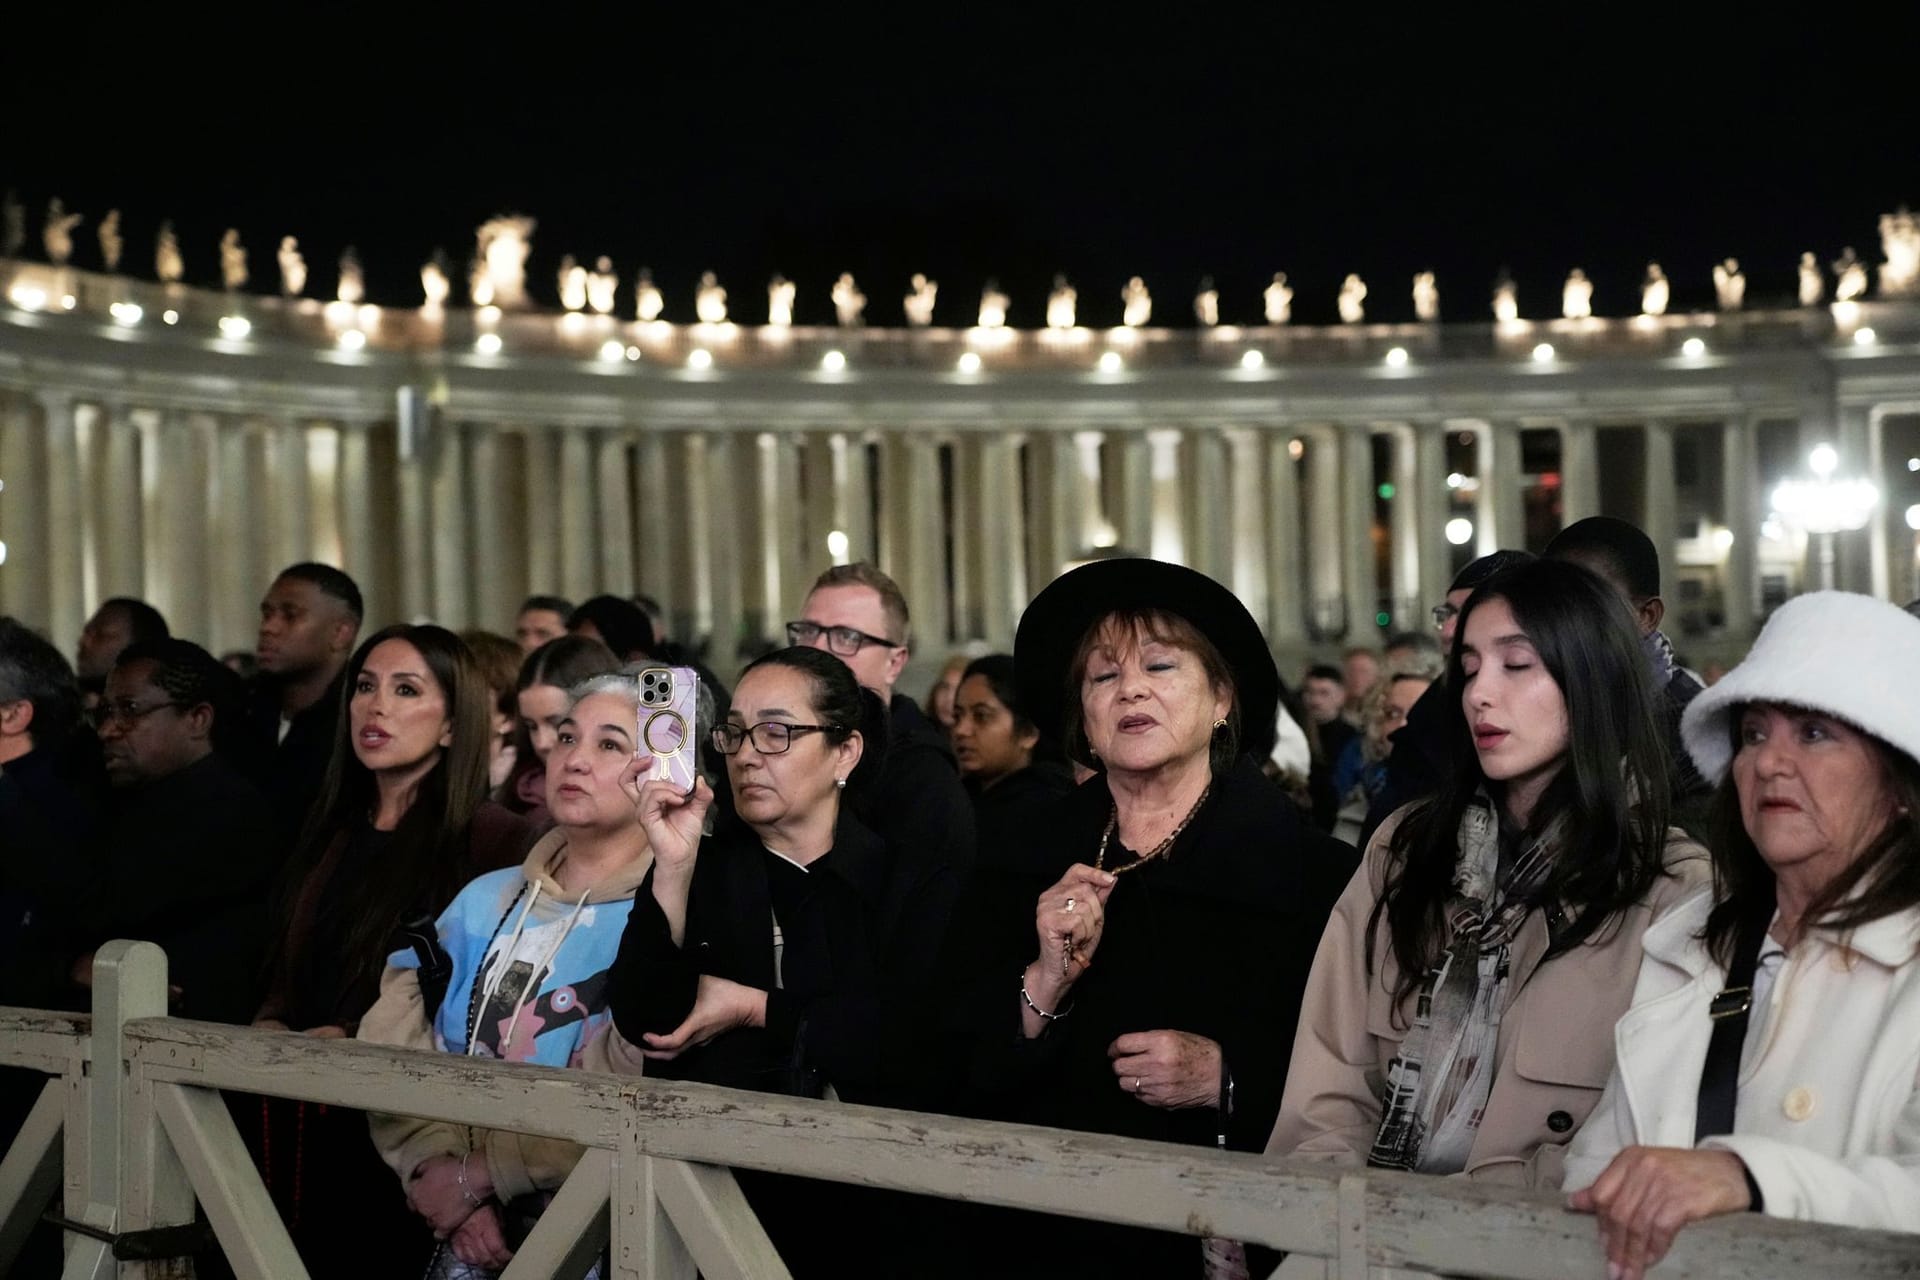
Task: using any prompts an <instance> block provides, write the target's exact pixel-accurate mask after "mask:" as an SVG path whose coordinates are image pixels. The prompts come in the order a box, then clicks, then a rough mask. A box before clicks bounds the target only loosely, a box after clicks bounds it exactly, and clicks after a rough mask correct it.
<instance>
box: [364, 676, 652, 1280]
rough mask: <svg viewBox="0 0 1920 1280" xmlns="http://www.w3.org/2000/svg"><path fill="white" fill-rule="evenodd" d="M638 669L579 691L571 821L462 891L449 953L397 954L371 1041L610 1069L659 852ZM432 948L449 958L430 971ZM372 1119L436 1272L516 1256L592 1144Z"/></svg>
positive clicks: (450, 923)
mask: <svg viewBox="0 0 1920 1280" xmlns="http://www.w3.org/2000/svg"><path fill="white" fill-rule="evenodd" d="M637 670H638V668H629V669H628V670H627V671H625V672H622V673H619V674H610V675H603V676H595V677H592V678H591V679H589V680H587V681H585V682H584V683H582V684H580V685H578V686H576V687H575V688H574V689H573V690H572V694H571V700H572V706H571V709H570V710H569V711H568V713H567V716H566V718H565V719H563V720H562V721H561V722H560V725H559V732H558V735H557V736H558V741H557V743H556V745H555V746H554V748H553V749H552V751H551V752H549V753H548V756H547V762H546V768H547V796H548V806H549V808H550V809H551V810H552V813H553V816H554V819H555V821H556V824H557V825H556V826H555V828H554V829H553V830H552V831H551V832H549V833H548V834H547V835H546V836H545V837H544V838H542V839H541V840H540V842H539V843H538V844H536V845H535V846H534V847H533V850H532V852H530V853H529V854H528V855H527V859H526V862H525V863H524V864H523V865H521V866H520V867H517V868H508V869H505V870H501V871H495V872H490V873H489V874H487V875H484V876H481V877H480V878H479V879H477V880H475V881H473V882H472V883H471V884H469V885H467V887H466V888H465V889H463V890H461V892H460V895H459V896H458V897H457V898H455V899H454V901H453V903H452V905H451V906H449V907H448V908H447V910H446V911H445V912H444V913H442V914H441V916H440V918H439V921H438V926H437V933H438V944H439V952H440V954H439V955H438V956H435V955H434V954H433V951H434V949H433V948H432V947H430V946H425V945H423V946H421V947H420V948H418V949H414V950H403V951H397V952H395V953H394V954H393V955H392V956H391V957H389V961H388V967H387V971H386V975H385V977H384V979H383V980H382V983H381V992H380V999H379V1002H378V1003H377V1004H376V1005H375V1006H374V1007H373V1009H372V1010H371V1011H370V1012H369V1013H368V1014H367V1016H366V1017H365V1018H364V1019H363V1020H362V1022H361V1024H360V1038H361V1039H363V1040H371V1041H375V1042H377V1043H381V1044H393V1045H405V1046H410V1047H414V1048H421V1049H427V1048H431V1049H436V1050H439V1051H441V1052H444V1053H461V1054H466V1055H468V1056H469V1057H486V1058H503V1059H506V1060H509V1061H513V1062H535V1063H539V1064H541V1065H543V1066H554V1067H578V1066H598V1067H600V1069H603V1070H604V1069H606V1066H607V1064H606V1060H605V1037H606V1032H607V1028H608V1019H609V1013H608V1010H607V972H608V969H609V967H610V966H611V965H612V963H613V958H614V955H615V953H616V952H617V951H618V949H619V945H620V936H621V933H622V931H623V930H624V929H625V928H626V923H627V914H628V912H629V910H630V909H631V907H632V905H633V895H634V892H635V890H636V889H638V887H639V886H640V883H641V881H642V880H643V879H644V878H645V876H646V873H647V870H648V868H649V867H650V866H651V865H652V863H653V857H652V852H651V850H650V848H649V846H648V842H647V834H646V831H645V830H644V829H643V828H642V827H641V825H640V822H639V816H638V811H637V809H636V807H635V805H636V801H637V799H638V796H639V780H640V779H641V778H644V777H645V776H646V773H647V770H648V768H649V767H650V766H651V764H652V760H651V758H650V757H649V756H647V755H645V754H643V753H640V752H641V748H640V744H639V742H638V739H637V735H636V728H637V720H638V714H639V707H640V691H639V684H638V682H637V681H636V680H635V678H634V672H636V671H637ZM423 951H424V952H427V953H428V954H427V957H426V958H427V959H428V960H429V961H432V962H435V963H430V964H429V965H428V966H427V967H425V968H423V967H422V963H421V962H422V955H421V952H423ZM436 993H437V994H436ZM372 1127H373V1136H374V1142H375V1145H376V1146H377V1147H378V1148H379V1149H380V1153H381V1155H382V1157H384V1158H385V1160H386V1161H387V1163H388V1165H389V1166H391V1167H392V1168H393V1170H394V1172H395V1173H397V1174H398V1175H399V1176H400V1179H401V1182H402V1184H403V1185H404V1187H405V1188H406V1194H407V1202H408V1204H409V1205H410V1206H412V1208H413V1209H414V1211H415V1212H416V1213H418V1214H419V1215H420V1216H421V1217H422V1218H424V1219H426V1221H427V1222H428V1224H429V1225H431V1226H432V1227H433V1230H434V1234H435V1235H436V1236H437V1237H438V1238H440V1239H441V1240H442V1241H443V1242H444V1243H443V1244H442V1246H441V1248H440V1250H439V1252H438V1254H437V1256H436V1258H435V1261H434V1266H433V1267H432V1268H430V1269H429V1272H428V1274H429V1275H430V1276H462V1277H467V1276H486V1275H492V1274H493V1273H494V1272H495V1271H497V1270H498V1269H499V1268H501V1267H504V1266H505V1265H506V1263H507V1261H508V1260H509V1259H510V1258H511V1257H512V1256H513V1248H514V1246H515V1245H516V1244H517V1243H518V1241H519V1240H520V1239H522V1238H524V1234H525V1231H526V1230H528V1229H530V1228H531V1226H532V1223H533V1221H534V1220H535V1219H537V1218H538V1217H539V1214H540V1211H541V1210H542V1209H544V1208H545V1206H546V1203H547V1201H548V1200H549V1199H550V1198H551V1196H552V1193H553V1191H554V1190H555V1189H556V1188H558V1187H559V1185H560V1184H561V1183H562V1182H563V1181H565V1179H566V1176H567V1174H568V1173H569V1172H571V1171H572V1169H573V1166H574V1163H575V1162H576V1161H577V1160H578V1159H579V1156H580V1148H578V1147H577V1146H574V1145H573V1144H571V1143H567V1142H562V1141H557V1140H554V1139H549V1138H536V1137H529V1136H527V1135H524V1134H516V1133H507V1132H504V1131H497V1130H486V1129H469V1128H466V1127H463V1126H459V1125H449V1124H440V1123H433V1122H428V1121H424V1120H414V1119H409V1118H405V1117H399V1116H374V1117H373V1118H372Z"/></svg>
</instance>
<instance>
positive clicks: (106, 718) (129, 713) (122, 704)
mask: <svg viewBox="0 0 1920 1280" xmlns="http://www.w3.org/2000/svg"><path fill="white" fill-rule="evenodd" d="M186 705H187V704H186V703H184V702H155V703H151V704H149V705H147V706H144V707H143V706H141V705H140V704H139V703H137V702H133V701H130V700H126V699H123V700H121V701H119V702H102V703H100V704H99V705H98V706H96V707H95V708H94V709H93V710H91V711H89V712H87V719H88V720H90V721H92V722H93V727H94V728H95V729H104V728H106V727H107V725H108V723H109V722H111V723H112V724H113V726H114V727H115V728H117V729H131V728H132V727H133V726H134V725H136V724H138V723H139V722H140V721H142V720H144V719H146V718H147V717H148V716H150V715H152V714H153V713H154V712H156V711H158V710H159V709H160V708H162V707H184V706H186Z"/></svg>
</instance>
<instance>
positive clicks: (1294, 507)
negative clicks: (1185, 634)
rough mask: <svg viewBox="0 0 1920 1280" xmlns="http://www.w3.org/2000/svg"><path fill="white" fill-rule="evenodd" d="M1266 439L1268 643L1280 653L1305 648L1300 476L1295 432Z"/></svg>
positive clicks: (1280, 432) (1281, 432)
mask: <svg viewBox="0 0 1920 1280" xmlns="http://www.w3.org/2000/svg"><path fill="white" fill-rule="evenodd" d="M1265 435H1266V450H1267V458H1266V471H1267V500H1268V502H1270V503H1271V504H1272V511H1271V513H1270V516H1269V519H1268V521H1267V566H1268V567H1267V586H1268V590H1267V640H1268V641H1269V642H1270V643H1271V644H1272V645H1273V646H1274V647H1275V648H1276V649H1278V648H1285V647H1288V646H1295V647H1297V646H1300V645H1303V644H1305V643H1306V639H1307V624H1306V610H1305V607H1304V602H1303V596H1302V591H1301V584H1302V583H1303V582H1304V581H1305V578H1304V576H1303V572H1302V571H1303V569H1304V567H1305V558H1304V557H1303V556H1302V555H1301V544H1302V539H1301V536H1300V481H1299V476H1298V475H1297V474H1296V472H1295V464H1294V459H1293V450H1292V449H1291V447H1290V446H1291V444H1292V433H1291V432H1290V431H1289V430H1288V429H1287V428H1286V427H1285V426H1284V425H1282V426H1281V427H1279V428H1278V429H1277V430H1273V431H1269V432H1267V433H1265Z"/></svg>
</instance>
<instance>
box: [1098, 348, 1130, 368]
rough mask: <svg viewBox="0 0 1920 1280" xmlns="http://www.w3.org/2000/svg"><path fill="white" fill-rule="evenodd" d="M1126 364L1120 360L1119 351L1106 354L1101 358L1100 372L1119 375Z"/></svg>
mask: <svg viewBox="0 0 1920 1280" xmlns="http://www.w3.org/2000/svg"><path fill="white" fill-rule="evenodd" d="M1124 363H1125V362H1124V361H1122V360H1121V359H1120V353H1119V352H1118V351H1108V352H1104V353H1102V355H1101V356H1100V372H1102V373H1118V372H1120V370H1121V368H1122V366H1123V365H1124Z"/></svg>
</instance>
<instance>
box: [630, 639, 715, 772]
mask: <svg viewBox="0 0 1920 1280" xmlns="http://www.w3.org/2000/svg"><path fill="white" fill-rule="evenodd" d="M699 693H700V677H699V676H698V675H696V674H695V673H694V670H693V668H691V667H648V668H646V669H645V670H643V671H641V673H640V717H639V732H638V733H637V734H636V735H635V740H636V741H637V742H638V743H639V746H638V748H637V750H636V752H635V754H637V755H646V756H651V757H652V758H653V763H652V765H650V766H649V767H648V769H647V776H648V777H649V778H665V779H666V780H667V781H669V782H671V783H673V784H674V785H675V786H676V787H679V788H680V789H681V790H682V791H687V792H691V791H692V790H693V780H694V776H695V775H694V767H695V764H696V761H695V759H694V752H695V749H696V747H697V746H698V744H699V741H700V736H699V729H700V727H699V725H698V724H697V723H696V721H697V719H698V713H697V712H696V710H695V708H696V707H697V706H698V705H699Z"/></svg>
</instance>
